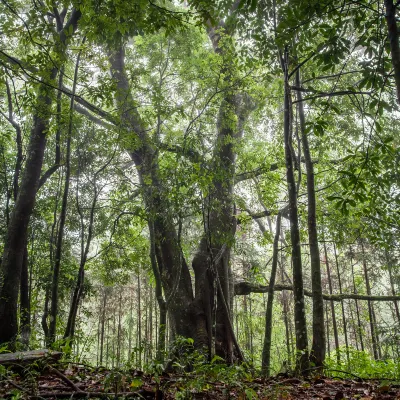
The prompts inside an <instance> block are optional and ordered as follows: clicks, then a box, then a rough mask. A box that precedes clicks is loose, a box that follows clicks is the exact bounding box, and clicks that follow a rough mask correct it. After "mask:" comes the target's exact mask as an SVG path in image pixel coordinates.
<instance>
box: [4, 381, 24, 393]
mask: <svg viewBox="0 0 400 400" xmlns="http://www.w3.org/2000/svg"><path fill="white" fill-rule="evenodd" d="M6 382H7V383H9V384H10V385H11V386H14V387H15V388H16V389H18V390H20V391H21V392H26V390H25V389H24V388H23V387H22V386H19V385H17V384H16V383H15V382H14V381H12V380H11V379H7V380H6Z"/></svg>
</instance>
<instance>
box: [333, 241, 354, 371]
mask: <svg viewBox="0 0 400 400" xmlns="http://www.w3.org/2000/svg"><path fill="white" fill-rule="evenodd" d="M333 252H334V254H335V264H336V272H337V277H338V284H339V293H340V294H343V291H342V279H341V278H340V271H339V262H338V255H337V251H336V245H335V243H333ZM340 306H341V309H342V321H343V333H344V342H345V345H346V358H347V364H348V365H350V353H349V339H348V334H347V321H346V313H345V311H344V302H343V299H342V300H341V302H340Z"/></svg>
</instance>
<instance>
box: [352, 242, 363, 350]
mask: <svg viewBox="0 0 400 400" xmlns="http://www.w3.org/2000/svg"><path fill="white" fill-rule="evenodd" d="M352 254H353V250H352V248H351V247H350V263H351V275H352V278H353V290H354V293H355V294H357V287H356V279H355V274H354V265H353V257H352ZM355 303H356V314H357V324H358V334H359V336H360V346H361V351H364V340H363V328H362V324H361V318H360V308H359V305H358V301H357V299H356V301H355Z"/></svg>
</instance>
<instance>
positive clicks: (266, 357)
mask: <svg viewBox="0 0 400 400" xmlns="http://www.w3.org/2000/svg"><path fill="white" fill-rule="evenodd" d="M281 218H282V217H281V214H278V217H277V218H276V228H275V229H276V232H275V238H274V245H273V255H272V266H271V276H270V279H269V290H268V302H267V309H266V311H265V335H264V346H263V351H262V373H263V375H264V376H266V377H269V376H270V373H271V343H272V340H271V338H272V309H273V305H274V286H275V278H276V270H277V266H278V251H279V248H278V246H279V236H280V232H281Z"/></svg>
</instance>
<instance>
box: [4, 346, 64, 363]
mask: <svg viewBox="0 0 400 400" xmlns="http://www.w3.org/2000/svg"><path fill="white" fill-rule="evenodd" d="M61 356H62V353H61V352H59V351H52V350H48V349H41V350H30V351H17V352H16V353H4V354H0V364H2V365H7V364H31V363H33V362H35V361H38V360H41V359H50V360H52V361H57V360H59V359H60V358H61Z"/></svg>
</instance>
